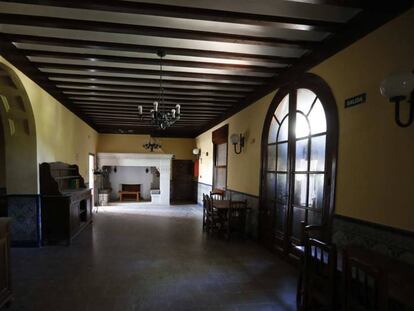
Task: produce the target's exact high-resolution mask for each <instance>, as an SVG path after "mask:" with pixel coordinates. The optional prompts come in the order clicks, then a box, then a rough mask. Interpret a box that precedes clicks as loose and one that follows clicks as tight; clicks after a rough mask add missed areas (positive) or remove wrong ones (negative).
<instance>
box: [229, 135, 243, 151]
mask: <svg viewBox="0 0 414 311" xmlns="http://www.w3.org/2000/svg"><path fill="white" fill-rule="evenodd" d="M230 141H231V143H232V144H233V146H234V153H235V154H240V153H241V152H242V150H243V147H244V136H243V134H233V135H231V136H230ZM237 145H240V148H239V151H237Z"/></svg>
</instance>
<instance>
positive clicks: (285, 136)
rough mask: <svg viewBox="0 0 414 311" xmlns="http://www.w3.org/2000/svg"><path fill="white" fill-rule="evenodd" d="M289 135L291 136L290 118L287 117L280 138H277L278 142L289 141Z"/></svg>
mask: <svg viewBox="0 0 414 311" xmlns="http://www.w3.org/2000/svg"><path fill="white" fill-rule="evenodd" d="M288 134H289V118H288V117H286V118H285V119H284V120H283V123H282V125H281V126H280V130H279V136H278V137H277V141H285V140H288Z"/></svg>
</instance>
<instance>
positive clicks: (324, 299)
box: [301, 238, 337, 310]
mask: <svg viewBox="0 0 414 311" xmlns="http://www.w3.org/2000/svg"><path fill="white" fill-rule="evenodd" d="M336 266H337V251H336V247H335V245H332V244H327V243H324V242H321V241H319V240H316V239H312V238H310V239H308V240H307V241H306V243H305V256H304V274H303V304H302V306H301V309H303V310H336V308H335V302H336V300H335V275H336Z"/></svg>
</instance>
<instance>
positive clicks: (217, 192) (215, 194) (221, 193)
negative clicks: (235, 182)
mask: <svg viewBox="0 0 414 311" xmlns="http://www.w3.org/2000/svg"><path fill="white" fill-rule="evenodd" d="M225 195H226V191H225V190H222V189H213V190H212V191H210V197H211V198H212V199H214V200H224V197H225Z"/></svg>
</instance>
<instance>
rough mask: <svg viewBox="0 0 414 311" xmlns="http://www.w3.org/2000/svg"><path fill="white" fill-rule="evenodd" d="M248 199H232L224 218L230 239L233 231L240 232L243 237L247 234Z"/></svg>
mask: <svg viewBox="0 0 414 311" xmlns="http://www.w3.org/2000/svg"><path fill="white" fill-rule="evenodd" d="M246 208H247V200H244V201H230V204H229V209H228V210H227V215H225V217H226V218H225V219H224V228H225V235H226V238H227V239H228V240H229V239H230V237H231V235H232V234H233V233H239V234H241V236H242V237H243V238H245V236H246V213H247V210H246Z"/></svg>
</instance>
